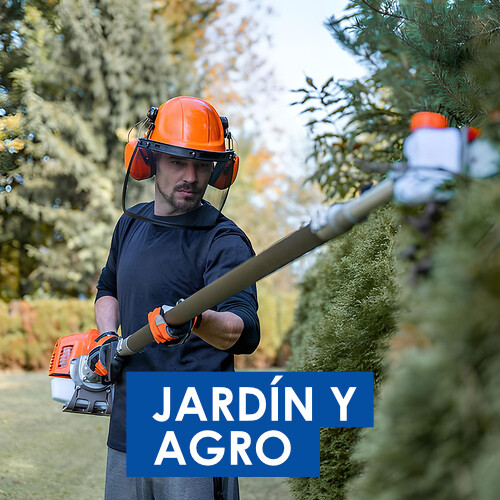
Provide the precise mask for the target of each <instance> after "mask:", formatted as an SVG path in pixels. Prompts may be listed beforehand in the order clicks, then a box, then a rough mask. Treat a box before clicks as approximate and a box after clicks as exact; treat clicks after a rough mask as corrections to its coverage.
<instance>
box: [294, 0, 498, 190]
mask: <svg viewBox="0 0 500 500" xmlns="http://www.w3.org/2000/svg"><path fill="white" fill-rule="evenodd" d="M499 10H500V6H499V4H498V2H491V1H490V0H455V1H453V2H451V1H450V2H448V1H441V0H432V1H431V0H411V1H410V0H408V1H406V0H370V1H368V0H366V1H365V0H354V1H353V2H350V3H349V5H348V7H347V9H346V13H345V15H344V16H343V17H342V18H340V19H335V18H333V17H332V18H331V19H330V21H329V23H328V25H327V27H328V29H329V30H330V31H331V32H332V35H333V36H334V38H335V39H336V40H337V41H338V43H340V44H341V46H342V47H343V48H344V49H346V50H347V51H349V52H350V53H351V54H353V55H354V56H355V57H356V58H357V59H358V60H359V62H360V63H361V64H363V65H364V66H365V67H366V68H367V70H368V76H367V77H366V78H365V79H363V80H355V81H335V80H334V79H333V78H331V79H329V80H328V81H327V82H325V84H324V85H323V86H317V85H316V84H315V83H314V82H313V80H312V79H310V78H308V79H307V86H306V87H305V88H303V89H299V90H298V91H297V92H299V93H301V94H302V96H303V97H302V99H301V100H300V101H299V102H300V103H302V105H303V106H304V110H303V112H305V113H307V114H310V116H311V120H310V127H311V132H312V137H313V140H314V150H313V153H312V157H313V159H314V160H315V163H316V164H317V169H316V171H315V173H314V175H313V176H312V178H313V179H314V180H317V181H318V182H319V183H320V184H321V186H322V188H323V190H324V192H325V193H326V194H327V196H329V197H332V198H334V197H336V198H343V197H346V196H352V194H353V193H354V192H355V190H356V189H357V188H359V186H360V185H361V184H363V183H364V182H367V181H368V180H370V179H372V178H373V177H374V175H376V174H373V173H372V172H370V173H369V174H367V173H365V172H363V171H360V170H359V168H357V167H358V166H359V161H360V160H368V161H376V162H390V161H395V160H400V159H401V155H402V143H403V140H404V138H405V137H406V135H407V133H408V130H409V123H410V119H411V116H412V114H413V113H415V112H418V111H435V112H438V113H443V114H445V115H446V116H447V117H448V119H449V121H450V125H452V126H462V125H464V124H472V125H476V126H480V125H481V124H483V123H484V122H485V119H486V117H487V113H488V111H489V110H491V109H492V108H491V107H490V108H488V106H487V101H488V100H489V99H490V98H489V97H488V96H489V95H490V94H491V90H492V89H491V87H492V86H494V83H492V82H490V83H489V84H488V85H487V86H485V85H484V77H481V75H480V74H479V73H478V72H477V71H476V70H474V69H473V68H474V63H475V62H476V61H479V60H487V59H489V60H490V64H493V65H496V64H498V62H497V59H498V58H496V57H491V56H492V55H493V53H492V52H491V47H492V44H493V45H494V44H495V43H496V40H497V39H498V18H499V15H500V14H499ZM490 104H491V103H490ZM495 107H496V106H495Z"/></svg>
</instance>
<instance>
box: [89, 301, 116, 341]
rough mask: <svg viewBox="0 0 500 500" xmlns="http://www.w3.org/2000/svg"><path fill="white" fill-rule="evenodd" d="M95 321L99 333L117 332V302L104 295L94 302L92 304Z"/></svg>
mask: <svg viewBox="0 0 500 500" xmlns="http://www.w3.org/2000/svg"><path fill="white" fill-rule="evenodd" d="M94 314H95V321H96V324H97V329H98V330H99V333H104V332H109V331H114V332H116V331H117V330H118V327H119V326H120V310H119V307H118V300H116V299H115V297H111V296H110V295H105V296H104V297H100V298H99V299H97V300H96V302H95V304H94Z"/></svg>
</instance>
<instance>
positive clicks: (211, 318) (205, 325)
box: [193, 310, 245, 351]
mask: <svg viewBox="0 0 500 500" xmlns="http://www.w3.org/2000/svg"><path fill="white" fill-rule="evenodd" d="M244 326H245V325H244V323H243V320H242V319H241V318H240V317H239V316H237V315H236V314H234V313H232V312H229V311H224V312H216V311H212V310H208V311H205V312H204V313H203V319H202V322H201V325H200V327H199V328H195V329H194V330H193V333H194V334H196V335H198V337H200V338H201V339H203V340H204V341H205V342H207V343H208V344H210V345H213V346H214V347H217V349H221V350H224V351H225V350H226V349H229V348H230V347H232V346H233V345H234V344H235V343H236V342H237V340H238V339H239V338H240V335H241V332H242V331H243V327H244Z"/></svg>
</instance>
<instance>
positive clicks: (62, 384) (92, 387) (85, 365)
mask: <svg viewBox="0 0 500 500" xmlns="http://www.w3.org/2000/svg"><path fill="white" fill-rule="evenodd" d="M443 119H444V120H446V119H445V118H444V117H442V116H441V115H437V114H435V113H417V114H416V115H414V117H413V119H412V124H413V127H412V130H414V131H413V132H412V133H411V134H410V135H409V136H408V138H407V139H406V140H405V143H404V148H403V150H404V154H405V157H406V159H407V162H405V163H396V164H391V165H390V166H388V170H389V173H388V175H387V177H386V179H385V180H383V181H382V182H380V183H379V184H376V185H375V186H374V187H372V188H370V189H369V190H368V191H366V192H365V193H363V194H362V195H361V196H359V197H358V198H355V199H351V200H349V201H347V202H345V203H336V204H334V205H332V206H330V207H328V208H326V209H324V210H322V211H319V212H318V213H317V214H315V216H314V217H312V218H311V221H310V222H309V223H308V224H307V225H305V226H303V227H301V228H300V229H298V230H297V231H295V232H294V233H292V234H290V235H289V236H287V237H285V238H283V239H282V240H280V241H278V242H276V243H275V244H274V245H272V246H271V247H269V248H268V249H267V250H265V251H263V252H262V253H260V254H259V255H256V256H255V257H253V258H251V259H249V260H248V261H246V262H244V263H243V264H241V265H240V266H238V267H237V268H235V269H233V270H232V271H230V272H228V273H227V274H225V275H224V276H222V277H221V278H219V279H218V280H216V281H214V282H213V283H211V284H210V285H208V286H206V287H205V288H202V289H201V290H199V291H198V292H196V293H195V294H193V295H192V296H191V297H189V298H187V299H186V300H184V301H182V302H180V303H179V304H177V305H176V306H174V307H173V308H171V309H169V310H167V311H166V312H164V313H163V314H162V316H163V319H164V321H165V322H166V323H167V324H169V325H181V324H184V323H186V322H188V321H190V320H191V319H192V318H195V317H196V316H197V315H199V314H201V313H202V312H203V311H206V310H207V309H210V308H212V307H214V306H216V305H217V304H219V303H220V302H222V301H223V300H225V299H227V298H229V297H231V296H233V295H234V294H235V293H237V292H239V291H240V290H242V289H244V288H246V287H248V286H250V285H252V284H253V283H255V282H257V281H259V280H260V279H262V278H264V277H266V276H268V275H269V274H271V273H273V272H274V271H277V270H278V269H280V268H282V267H284V266H286V265H287V264H289V263H291V262H293V261H294V260H295V259H297V258H299V257H301V256H302V255H304V254H306V253H307V252H309V251H311V250H313V249H314V248H316V247H319V246H320V245H322V244H324V243H326V242H327V241H329V240H331V239H333V238H335V237H337V236H339V235H342V234H344V233H346V232H347V231H349V230H350V229H351V228H352V227H353V226H354V225H355V224H357V223H359V222H361V221H363V220H364V219H365V218H366V217H367V216H368V215H369V214H370V212H372V211H373V210H375V209H376V208H378V207H380V206H381V205H384V204H386V203H388V202H389V201H391V200H394V201H395V202H396V203H400V204H404V205H420V204H424V203H428V202H431V201H447V200H448V199H450V198H451V196H452V195H453V189H452V188H451V185H452V181H453V180H454V177H455V176H459V175H462V176H466V177H478V178H486V177H491V176H493V175H495V174H497V173H498V171H499V164H500V153H499V152H498V150H497V149H496V148H495V147H494V146H492V145H491V144H490V143H489V142H488V141H486V140H483V139H476V138H477V137H478V133H477V131H476V130H475V129H471V128H467V127H466V128H463V129H460V130H459V129H456V128H447V127H446V123H445V124H442V120H443ZM436 120H437V122H436ZM439 122H441V124H440V123H439ZM379 167H380V166H378V168H379ZM365 168H366V166H365ZM367 168H369V167H367ZM153 340H154V339H153V335H152V333H151V329H150V327H149V324H148V325H145V326H143V327H142V328H141V329H139V330H138V331H136V332H135V333H133V334H132V335H130V336H129V337H127V338H125V339H123V338H121V339H120V340H119V341H118V345H117V354H119V356H122V357H123V356H130V355H132V354H135V353H136V352H138V351H140V350H141V349H143V348H144V347H145V346H147V345H148V344H149V343H151V342H153ZM98 342H99V332H98V331H97V330H96V329H91V330H88V331H87V332H85V333H77V334H74V335H68V336H65V337H61V338H60V339H59V340H58V341H57V343H56V345H55V347H54V351H53V353H52V358H51V360H50V366H49V375H50V376H51V377H53V378H52V383H51V384H52V398H53V399H54V400H56V401H59V402H62V403H64V406H63V411H66V412H73V413H84V414H94V415H110V414H111V408H112V402H113V392H114V385H113V384H112V383H110V382H109V381H107V379H106V377H103V376H100V375H96V373H94V371H92V369H91V368H90V367H89V353H90V351H91V350H92V349H94V348H95V347H96V345H98Z"/></svg>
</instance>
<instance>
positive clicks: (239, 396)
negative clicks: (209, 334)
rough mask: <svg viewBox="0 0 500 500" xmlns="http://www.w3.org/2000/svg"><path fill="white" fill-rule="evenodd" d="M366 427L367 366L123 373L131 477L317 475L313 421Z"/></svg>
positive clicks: (369, 408)
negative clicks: (345, 369)
mask: <svg viewBox="0 0 500 500" xmlns="http://www.w3.org/2000/svg"><path fill="white" fill-rule="evenodd" d="M372 426H373V373H371V372H244V373H242V372H236V373H231V372H229V373H228V372H222V373H221V372H215V373H214V372H160V373H158V372H148V373H143V372H129V373H127V476H129V477H136V476H137V477H162V476H166V477H214V476H215V477H217V476H222V477H234V476H239V477H317V476H319V430H320V428H321V427H372Z"/></svg>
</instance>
